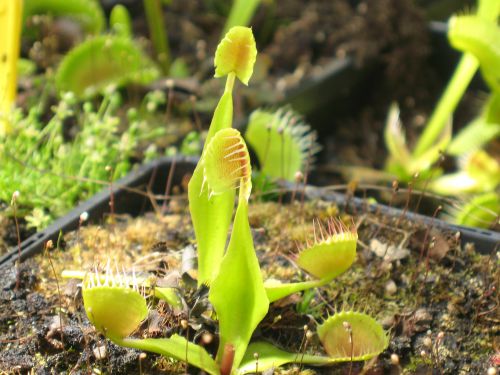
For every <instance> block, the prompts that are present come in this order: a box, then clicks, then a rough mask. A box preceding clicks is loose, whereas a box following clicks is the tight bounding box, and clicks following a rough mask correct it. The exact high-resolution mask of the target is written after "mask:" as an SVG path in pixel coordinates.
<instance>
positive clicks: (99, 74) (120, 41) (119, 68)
mask: <svg viewBox="0 0 500 375" xmlns="http://www.w3.org/2000/svg"><path fill="white" fill-rule="evenodd" d="M158 76H159V71H158V69H157V68H156V66H155V65H154V64H153V62H152V61H151V60H150V59H149V58H148V57H147V56H146V55H144V53H143V52H142V51H141V50H140V49H139V47H137V46H136V45H135V43H134V42H133V41H131V40H129V39H128V38H122V37H118V36H98V37H95V38H92V39H89V40H86V41H85V42H83V43H81V44H80V45H78V46H77V47H75V48H74V49H73V50H71V51H70V52H69V53H68V54H67V55H66V56H65V57H64V59H63V60H62V61H61V64H60V65H59V69H58V70H57V74H56V86H57V88H58V90H59V92H64V91H71V92H73V93H75V94H76V95H77V96H79V97H83V98H88V97H91V96H93V95H95V94H97V93H103V92H104V91H105V90H106V88H108V86H110V85H115V86H122V85H125V84H127V83H129V82H136V83H141V84H147V83H150V82H151V81H153V80H154V79H156V78H157V77H158Z"/></svg>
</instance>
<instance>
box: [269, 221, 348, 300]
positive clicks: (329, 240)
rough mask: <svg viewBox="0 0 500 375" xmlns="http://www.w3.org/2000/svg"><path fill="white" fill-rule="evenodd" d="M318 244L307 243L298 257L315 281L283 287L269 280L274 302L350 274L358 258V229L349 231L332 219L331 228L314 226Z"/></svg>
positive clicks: (315, 241)
mask: <svg viewBox="0 0 500 375" xmlns="http://www.w3.org/2000/svg"><path fill="white" fill-rule="evenodd" d="M313 233H314V242H313V243H312V244H310V243H309V242H307V244H306V246H304V247H303V248H302V249H301V250H300V252H299V254H298V256H297V260H296V262H297V265H298V266H299V267H300V268H302V269H303V270H304V271H306V272H307V273H309V274H310V275H312V276H313V277H314V278H315V279H314V280H309V281H303V282H296V283H288V284H283V283H281V282H279V281H276V280H267V281H266V283H265V286H266V292H267V296H268V298H269V300H270V301H271V302H274V301H277V300H279V299H281V298H284V297H286V296H288V295H290V294H293V293H297V292H300V291H303V290H306V289H310V288H316V287H320V286H323V285H326V284H328V283H330V282H331V281H332V280H333V279H334V278H335V277H337V276H339V275H340V274H342V273H344V272H345V271H347V270H348V269H349V268H350V267H351V265H352V263H353V262H354V260H355V259H356V242H357V240H358V234H357V233H356V230H355V228H354V227H352V228H348V227H347V226H346V225H345V224H344V223H342V221H340V220H338V219H330V220H329V221H328V226H327V228H324V227H323V225H322V224H321V223H320V222H319V221H318V222H317V224H314V223H313Z"/></svg>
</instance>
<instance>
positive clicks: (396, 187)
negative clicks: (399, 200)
mask: <svg viewBox="0 0 500 375" xmlns="http://www.w3.org/2000/svg"><path fill="white" fill-rule="evenodd" d="M398 192H399V183H398V181H397V180H394V181H392V194H391V198H390V199H389V203H388V206H389V207H392V204H393V203H394V199H395V198H396V195H397V194H398ZM381 221H382V220H381ZM384 221H385V220H384ZM382 224H386V223H385V222H382ZM396 226H397V225H396ZM381 228H382V226H379V227H378V228H377V230H376V231H375V233H374V234H373V238H377V237H378V234H379V232H380V229H381Z"/></svg>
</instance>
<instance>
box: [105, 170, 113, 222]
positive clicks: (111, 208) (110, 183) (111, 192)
mask: <svg viewBox="0 0 500 375" xmlns="http://www.w3.org/2000/svg"><path fill="white" fill-rule="evenodd" d="M106 171H107V172H108V173H109V209H110V210H111V223H114V222H115V193H114V190H113V168H112V167H111V166H110V165H107V166H106Z"/></svg>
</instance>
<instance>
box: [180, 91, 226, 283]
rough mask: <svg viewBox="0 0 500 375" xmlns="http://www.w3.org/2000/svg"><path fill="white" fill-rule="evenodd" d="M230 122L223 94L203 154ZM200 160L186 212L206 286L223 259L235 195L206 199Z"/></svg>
mask: <svg viewBox="0 0 500 375" xmlns="http://www.w3.org/2000/svg"><path fill="white" fill-rule="evenodd" d="M232 122H233V97H232V93H231V92H230V91H227V92H225V93H224V94H223V95H222V97H221V99H220V101H219V104H218V105H217V108H216V109H215V112H214V116H213V118H212V122H211V124H210V128H209V130H208V135H207V139H206V141H205V146H204V151H203V153H204V152H205V149H206V148H207V145H208V144H209V143H210V141H211V140H212V138H213V136H214V135H215V133H217V131H219V130H221V129H225V128H230V127H231V125H232ZM203 157H204V156H202V158H201V159H200V162H199V163H198V165H197V166H196V168H195V171H194V173H193V176H192V177H191V180H190V181H189V186H188V196H189V211H190V212H191V220H192V221H193V227H194V232H195V234H196V240H197V242H198V285H201V284H203V283H210V282H211V281H212V279H213V278H214V277H215V275H217V272H218V271H219V266H220V262H221V260H222V257H223V255H224V249H225V246H226V241H227V235H228V231H229V226H230V225H231V218H232V215H233V209H234V198H235V191H234V190H229V191H226V192H224V193H222V194H220V195H216V196H213V197H211V198H210V199H209V194H208V189H204V190H203V191H202V187H203V181H204V175H203V174H204V166H203V165H202V164H203Z"/></svg>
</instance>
